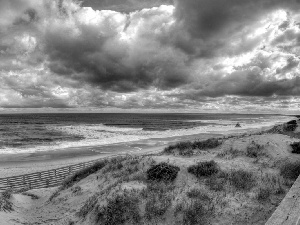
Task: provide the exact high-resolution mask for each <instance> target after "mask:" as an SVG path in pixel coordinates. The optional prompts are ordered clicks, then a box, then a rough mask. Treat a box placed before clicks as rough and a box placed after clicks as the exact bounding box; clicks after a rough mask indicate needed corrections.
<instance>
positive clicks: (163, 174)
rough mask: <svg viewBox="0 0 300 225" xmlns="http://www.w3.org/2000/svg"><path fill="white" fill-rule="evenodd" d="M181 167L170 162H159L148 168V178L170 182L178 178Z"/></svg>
mask: <svg viewBox="0 0 300 225" xmlns="http://www.w3.org/2000/svg"><path fill="white" fill-rule="evenodd" d="M179 170H180V168H179V167H177V166H173V165H170V164H168V163H165V162H163V163H159V164H157V165H153V166H151V167H150V168H149V169H148V170H147V179H148V180H152V181H165V182H170V181H173V180H175V179H176V177H177V174H178V171H179Z"/></svg>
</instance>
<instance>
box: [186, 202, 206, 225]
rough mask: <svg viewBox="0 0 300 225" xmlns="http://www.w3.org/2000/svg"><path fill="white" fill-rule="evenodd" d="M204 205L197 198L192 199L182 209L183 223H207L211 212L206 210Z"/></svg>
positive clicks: (188, 224) (189, 224) (192, 224)
mask: <svg viewBox="0 0 300 225" xmlns="http://www.w3.org/2000/svg"><path fill="white" fill-rule="evenodd" d="M204 205H205V203H203V201H201V200H198V199H197V200H195V201H192V203H191V204H190V205H188V206H187V207H186V208H185V209H184V210H183V224H186V225H198V224H203V225H204V224H207V223H208V218H209V217H210V216H211V214H212V212H211V211H210V210H207V209H206V208H205V206H204Z"/></svg>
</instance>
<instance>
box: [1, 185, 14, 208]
mask: <svg viewBox="0 0 300 225" xmlns="http://www.w3.org/2000/svg"><path fill="white" fill-rule="evenodd" d="M11 195H12V190H6V191H4V192H2V193H0V211H4V212H11V211H13V204H12V202H11V201H10V199H11Z"/></svg>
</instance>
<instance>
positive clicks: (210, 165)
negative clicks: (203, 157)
mask: <svg viewBox="0 0 300 225" xmlns="http://www.w3.org/2000/svg"><path fill="white" fill-rule="evenodd" d="M219 170H220V168H219V166H218V164H217V163H216V162H215V161H213V160H211V161H205V162H199V163H198V164H197V165H192V166H190V167H188V172H189V173H191V174H194V175H195V176H196V177H198V178H201V177H203V176H204V177H207V176H211V175H213V174H216V173H218V172H219Z"/></svg>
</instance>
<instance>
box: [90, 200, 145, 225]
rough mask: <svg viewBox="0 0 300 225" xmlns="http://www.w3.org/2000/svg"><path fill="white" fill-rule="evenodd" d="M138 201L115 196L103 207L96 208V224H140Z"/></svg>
mask: <svg viewBox="0 0 300 225" xmlns="http://www.w3.org/2000/svg"><path fill="white" fill-rule="evenodd" d="M138 203H139V200H138V198H136V197H133V196H128V195H117V196H116V197H115V198H113V199H110V200H108V203H107V205H106V206H104V207H98V208H97V210H96V211H97V212H96V214H97V215H96V216H97V219H96V220H97V223H98V222H101V223H100V224H103V225H121V224H141V216H140V210H139V205H138Z"/></svg>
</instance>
